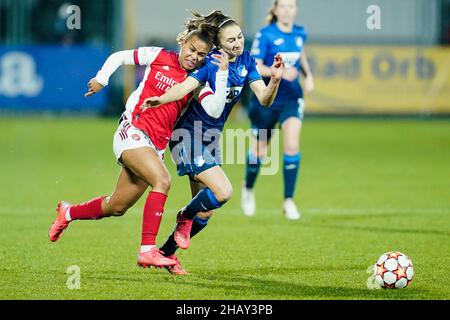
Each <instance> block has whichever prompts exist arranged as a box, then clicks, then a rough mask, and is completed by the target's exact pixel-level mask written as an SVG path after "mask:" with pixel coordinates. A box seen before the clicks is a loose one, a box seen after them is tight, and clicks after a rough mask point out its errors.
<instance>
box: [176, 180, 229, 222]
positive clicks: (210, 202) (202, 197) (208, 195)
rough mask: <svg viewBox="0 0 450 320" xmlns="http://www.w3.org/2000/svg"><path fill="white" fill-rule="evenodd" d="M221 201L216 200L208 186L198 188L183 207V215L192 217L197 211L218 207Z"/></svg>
mask: <svg viewBox="0 0 450 320" xmlns="http://www.w3.org/2000/svg"><path fill="white" fill-rule="evenodd" d="M222 205H223V203H220V202H219V200H217V198H216V196H215V195H214V193H213V192H212V191H211V190H210V189H209V188H204V189H202V190H200V191H199V192H198V193H197V195H196V196H195V197H194V198H193V199H192V200H191V202H189V204H188V205H187V207H186V208H185V209H184V212H183V216H184V217H186V218H188V219H194V217H195V216H196V215H197V213H199V212H206V211H210V210H214V209H217V208H220V207H221V206H222Z"/></svg>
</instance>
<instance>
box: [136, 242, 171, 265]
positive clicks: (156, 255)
mask: <svg viewBox="0 0 450 320" xmlns="http://www.w3.org/2000/svg"><path fill="white" fill-rule="evenodd" d="M176 264H177V262H176V261H175V260H172V259H169V258H166V257H164V256H163V255H162V251H161V250H158V249H157V248H156V247H154V248H152V249H151V250H150V251H147V252H140V253H139V254H138V260H137V265H138V266H140V267H142V268H148V267H151V266H154V267H156V268H161V267H168V266H169V267H170V266H174V265H176Z"/></svg>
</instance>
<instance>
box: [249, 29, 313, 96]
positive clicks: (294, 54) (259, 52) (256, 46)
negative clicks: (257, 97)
mask: <svg viewBox="0 0 450 320" xmlns="http://www.w3.org/2000/svg"><path fill="white" fill-rule="evenodd" d="M306 39H307V34H306V31H305V29H304V28H303V27H301V26H296V25H294V26H293V29H292V32H290V33H285V32H283V31H281V30H280V29H279V28H278V26H277V24H276V23H272V24H270V25H268V26H266V27H264V28H263V29H261V30H260V31H259V32H258V33H257V34H256V38H255V40H254V42H253V47H252V55H253V56H254V57H255V58H256V59H261V60H262V61H263V63H264V64H265V65H266V66H269V67H270V66H271V65H272V64H273V61H274V57H275V55H276V54H277V53H279V54H280V55H281V56H282V57H283V61H284V64H285V66H286V68H289V67H295V68H297V69H298V70H299V71H300V70H301V67H300V56H301V52H302V51H303V45H304V43H305V42H306ZM265 80H266V81H268V80H269V79H265ZM302 97H303V91H302V88H301V86H300V84H299V82H298V80H294V81H292V82H290V81H287V80H282V81H281V83H280V87H279V89H278V94H277V97H276V98H275V101H274V104H276V103H277V102H283V101H287V100H298V99H299V98H302Z"/></svg>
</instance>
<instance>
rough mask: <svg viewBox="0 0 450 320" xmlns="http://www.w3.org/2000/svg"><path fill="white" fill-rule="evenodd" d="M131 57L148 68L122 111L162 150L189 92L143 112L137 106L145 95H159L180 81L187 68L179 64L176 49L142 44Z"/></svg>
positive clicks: (168, 139)
mask: <svg viewBox="0 0 450 320" xmlns="http://www.w3.org/2000/svg"><path fill="white" fill-rule="evenodd" d="M133 58H134V63H135V64H136V65H141V66H144V65H145V66H147V69H146V70H145V75H144V78H143V80H142V82H141V83H140V85H139V87H138V88H137V89H136V90H135V91H134V92H133V93H132V94H131V95H130V97H129V98H128V101H127V104H126V111H125V115H126V117H127V118H128V119H131V122H132V124H133V125H134V126H135V127H137V128H139V129H141V130H142V131H143V132H145V133H146V134H147V135H148V136H149V138H150V139H151V140H152V142H153V143H154V145H155V146H156V147H157V148H158V149H159V150H164V149H165V148H166V146H167V143H168V142H169V141H170V137H171V136H172V132H173V129H174V126H175V123H176V122H177V121H178V119H179V117H180V116H181V113H182V111H183V109H184V108H185V107H186V106H187V104H188V102H189V99H190V98H191V97H192V94H189V95H187V96H185V97H184V98H182V99H180V100H178V101H174V102H170V103H167V104H164V105H161V106H159V107H156V108H149V109H147V110H145V111H144V112H142V111H141V110H140V106H141V105H142V104H143V102H144V100H145V99H147V98H150V97H154V96H161V95H163V94H164V93H165V92H166V91H167V90H169V89H170V88H171V87H172V86H174V85H176V84H177V83H180V82H183V81H184V80H185V79H186V77H187V71H186V70H184V69H183V68H182V67H181V65H180V64H179V62H178V54H177V53H175V52H172V51H167V50H165V49H163V48H158V47H142V48H139V49H137V50H134V53H133Z"/></svg>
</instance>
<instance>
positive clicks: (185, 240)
mask: <svg viewBox="0 0 450 320" xmlns="http://www.w3.org/2000/svg"><path fill="white" fill-rule="evenodd" d="M182 212H183V211H180V212H179V213H178V215H177V227H176V228H175V232H174V235H173V238H174V239H175V242H176V243H177V245H178V247H180V248H181V249H184V250H186V249H187V248H189V245H190V241H191V229H192V222H193V221H194V220H192V219H187V218H185V217H183V215H182Z"/></svg>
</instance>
